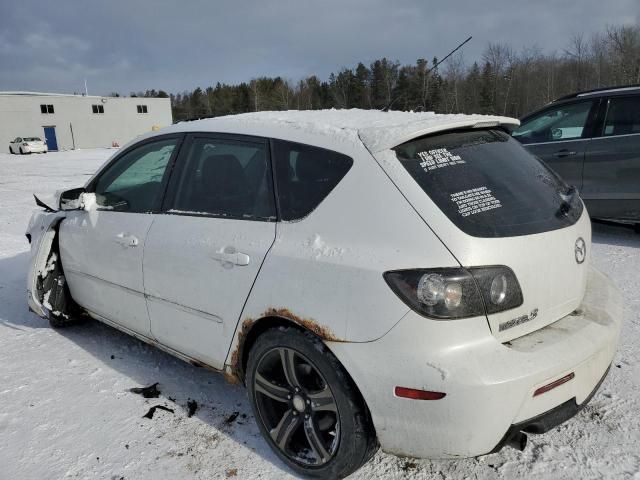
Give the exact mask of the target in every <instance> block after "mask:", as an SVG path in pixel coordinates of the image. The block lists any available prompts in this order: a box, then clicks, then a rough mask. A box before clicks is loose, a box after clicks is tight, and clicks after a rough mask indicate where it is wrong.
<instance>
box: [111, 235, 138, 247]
mask: <svg viewBox="0 0 640 480" xmlns="http://www.w3.org/2000/svg"><path fill="white" fill-rule="evenodd" d="M116 242H117V243H119V244H120V245H122V246H123V247H137V246H138V244H139V243H140V242H139V241H138V237H136V236H135V235H131V234H129V233H124V232H121V233H119V234H118V235H116Z"/></svg>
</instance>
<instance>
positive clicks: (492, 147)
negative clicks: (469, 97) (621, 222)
mask: <svg viewBox="0 0 640 480" xmlns="http://www.w3.org/2000/svg"><path fill="white" fill-rule="evenodd" d="M394 150H395V153H396V156H397V158H398V160H399V161H400V163H401V164H402V166H403V167H404V168H405V169H406V170H407V172H409V174H410V175H411V176H412V177H413V179H414V180H415V181H416V182H417V183H418V185H420V187H421V188H422V190H423V191H424V192H425V193H426V194H427V195H428V196H429V197H430V198H431V200H433V202H434V203H435V204H436V205H437V206H438V208H440V210H441V211H442V212H443V213H444V214H445V215H446V216H447V217H448V218H449V219H450V220H451V221H452V222H453V223H454V224H455V225H456V226H457V227H458V228H460V230H462V231H463V232H465V233H467V234H469V235H472V236H476V237H509V236H516V235H531V234H534V233H542V232H546V231H549V230H555V229H559V228H563V227H566V226H569V225H573V224H574V223H575V222H576V221H577V220H578V219H579V218H580V215H581V214H582V209H583V207H582V202H581V201H580V198H579V196H578V194H577V192H576V190H575V188H573V187H568V186H567V185H566V184H565V183H564V182H563V181H562V180H561V179H560V178H559V177H558V176H557V175H556V174H555V173H553V172H552V171H551V170H549V169H548V168H547V167H546V166H545V165H544V164H542V162H540V161H539V160H537V159H536V158H535V157H534V156H533V155H531V154H530V153H529V152H527V151H526V150H525V149H524V148H523V147H522V146H521V145H520V144H519V143H518V142H517V141H516V140H514V139H513V138H511V137H510V136H509V135H508V134H507V133H505V132H503V131H502V130H497V129H495V130H494V129H492V130H475V129H474V130H461V131H453V132H449V133H442V134H437V135H432V136H426V137H422V138H418V139H416V140H411V141H409V142H407V143H404V144H402V145H399V146H397V147H395V148H394Z"/></svg>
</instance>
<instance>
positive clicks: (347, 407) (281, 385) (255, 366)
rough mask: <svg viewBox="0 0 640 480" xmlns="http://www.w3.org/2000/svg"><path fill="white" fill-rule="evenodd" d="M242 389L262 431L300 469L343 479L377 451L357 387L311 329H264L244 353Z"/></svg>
mask: <svg viewBox="0 0 640 480" xmlns="http://www.w3.org/2000/svg"><path fill="white" fill-rule="evenodd" d="M247 388H248V390H249V398H250V401H251V405H252V407H253V413H254V415H255V418H256V421H257V422H258V426H259V427H260V430H261V432H262V434H263V436H264V437H265V439H266V440H267V442H268V443H269V446H270V447H271V448H272V449H273V451H274V452H275V453H276V454H277V455H278V456H279V457H280V458H281V459H282V460H283V461H284V462H285V463H286V464H287V465H288V466H289V467H290V468H291V469H293V470H294V471H295V472H296V473H298V474H299V475H302V476H305V477H308V478H344V477H346V476H347V475H349V474H351V473H353V472H354V471H356V470H357V469H358V468H360V467H361V466H362V465H363V464H365V463H366V462H367V461H368V460H369V459H370V458H371V457H372V456H373V454H374V453H375V452H376V450H377V447H378V444H377V440H376V437H375V432H374V430H373V427H372V424H371V419H370V416H369V412H368V410H367V408H366V405H365V404H364V401H363V400H362V398H361V396H360V394H359V392H358V391H357V389H356V388H355V386H354V385H353V382H352V380H351V379H350V378H349V376H348V375H347V373H346V372H345V371H344V369H343V368H342V365H340V363H339V362H338V360H337V359H336V358H335V357H334V356H333V354H332V353H331V352H330V351H329V350H328V349H327V348H326V346H325V345H324V344H323V343H322V342H321V341H320V340H319V339H318V338H317V337H315V336H313V335H312V334H311V333H308V332H302V331H300V330H297V329H295V328H277V329H271V330H267V331H266V332H265V333H263V334H262V335H261V336H260V337H259V338H258V339H257V340H256V343H255V344H254V345H253V348H252V349H251V351H250V353H249V361H248V365H247Z"/></svg>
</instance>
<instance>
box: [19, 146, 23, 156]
mask: <svg viewBox="0 0 640 480" xmlns="http://www.w3.org/2000/svg"><path fill="white" fill-rule="evenodd" d="M20 155H24V152H23V151H22V147H20Z"/></svg>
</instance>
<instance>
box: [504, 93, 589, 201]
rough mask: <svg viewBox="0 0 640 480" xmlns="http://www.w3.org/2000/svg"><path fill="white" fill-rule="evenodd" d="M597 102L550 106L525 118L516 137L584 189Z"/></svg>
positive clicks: (515, 131) (557, 171)
mask: <svg viewBox="0 0 640 480" xmlns="http://www.w3.org/2000/svg"><path fill="white" fill-rule="evenodd" d="M597 103H598V102H597V101H596V102H594V101H593V100H577V101H575V102H572V103H563V104H561V105H556V106H552V107H549V108H547V109H545V110H543V111H542V112H540V113H537V114H534V115H532V116H531V117H528V118H525V119H523V121H522V124H521V125H520V127H518V128H517V129H516V130H514V132H513V137H514V138H515V139H517V140H518V141H519V142H520V143H522V144H524V146H525V148H526V149H527V150H529V151H530V152H531V153H533V154H534V155H536V156H537V157H538V158H540V159H541V160H542V161H544V162H545V163H546V164H547V165H548V166H549V167H551V168H552V169H553V170H554V171H555V172H556V173H557V174H558V175H560V176H561V177H562V178H563V179H564V181H565V182H567V183H568V184H569V185H573V186H575V187H577V188H578V189H581V188H582V169H583V162H584V155H585V151H586V145H587V143H588V140H589V138H590V136H591V132H590V130H591V124H592V121H593V120H592V119H593V118H594V116H595V113H596V110H597V109H596V105H597Z"/></svg>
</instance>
